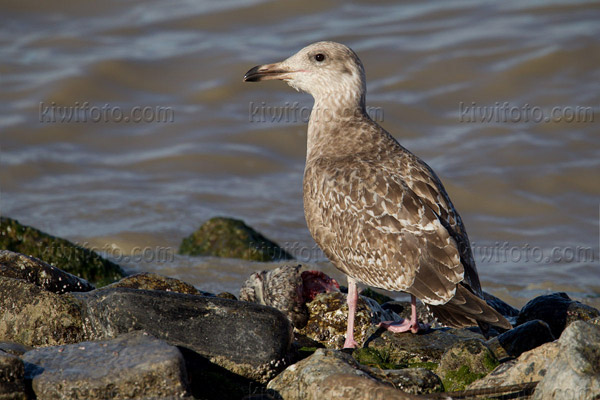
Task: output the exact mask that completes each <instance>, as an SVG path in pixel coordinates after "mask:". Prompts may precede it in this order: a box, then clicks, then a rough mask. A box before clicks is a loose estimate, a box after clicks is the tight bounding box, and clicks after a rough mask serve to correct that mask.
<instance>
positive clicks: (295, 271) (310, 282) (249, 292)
mask: <svg viewBox="0 0 600 400" xmlns="http://www.w3.org/2000/svg"><path fill="white" fill-rule="evenodd" d="M301 270H302V265H282V266H280V267H277V268H275V269H273V270H270V271H261V272H257V273H255V274H252V275H251V276H250V277H249V278H248V279H247V280H246V282H245V283H244V285H243V286H242V288H241V289H240V300H242V301H250V302H253V303H258V304H264V305H267V306H271V307H275V308H276V309H278V310H279V311H281V312H282V313H284V314H285V315H286V316H287V317H288V319H289V320H290V322H291V323H292V325H293V326H294V327H296V328H298V329H300V328H303V327H305V326H306V323H307V321H308V317H309V312H308V308H307V307H306V304H305V303H306V302H307V301H312V300H313V299H314V297H315V296H316V295H317V294H319V293H326V292H332V291H339V285H338V283H337V282H336V281H335V279H331V278H330V277H328V276H327V275H325V274H324V273H322V272H320V271H301Z"/></svg>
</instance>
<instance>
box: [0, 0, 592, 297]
mask: <svg viewBox="0 0 600 400" xmlns="http://www.w3.org/2000/svg"><path fill="white" fill-rule="evenodd" d="M599 20H600V5H599V3H597V2H595V3H594V2H583V1H582V2H576V1H554V2H549V1H543V2H542V1H540V2H533V1H532V2H494V1H490V2H487V1H441V0H439V1H431V2H424V3H421V2H419V3H413V2H406V3H404V2H387V3H386V2H379V3H376V4H371V3H369V2H366V1H364V2H336V1H289V2H265V1H244V0H234V1H219V2H216V1H213V2H209V1H204V2H202V1H183V0H182V1H166V0H162V1H161V0H150V1H136V0H134V1H128V2H122V1H108V2H87V1H82V2H70V1H62V0H59V1H54V2H50V3H48V2H42V1H39V2H31V1H14V2H12V1H5V2H3V4H2V12H1V13H0V32H1V35H0V59H1V60H2V61H1V62H0V84H1V88H2V90H1V91H0V135H1V137H0V146H1V153H0V163H1V171H0V177H1V181H0V183H1V198H0V200H1V212H2V215H6V216H10V217H13V218H16V219H18V220H19V221H20V222H22V223H25V224H28V225H33V226H35V227H37V228H40V229H42V230H44V231H47V232H49V233H52V234H55V235H59V236H63V237H66V238H69V239H71V240H74V241H77V242H79V243H84V244H86V245H87V246H90V247H94V248H96V249H98V250H100V251H102V252H103V253H104V254H105V255H107V256H109V257H111V258H113V259H115V260H116V261H117V262H119V263H121V264H122V265H123V266H124V267H126V268H127V269H128V270H129V271H141V270H150V271H156V272H159V273H163V274H167V275H171V276H175V277H180V278H182V279H185V280H187V281H189V282H191V283H193V284H195V285H196V286H198V287H199V288H202V289H205V290H212V291H221V290H228V291H231V292H233V293H237V291H238V289H239V286H240V285H241V283H242V282H243V281H244V279H245V277H247V276H248V275H249V274H250V273H251V272H252V271H254V270H260V269H264V268H269V267H270V265H265V264H253V263H243V262H239V261H237V260H219V259H210V258H208V259H206V258H198V257H197V258H188V257H181V256H172V254H173V253H174V251H175V249H176V248H177V246H178V244H179V242H180V240H181V238H182V237H184V236H186V235H188V234H189V233H191V232H192V231H193V230H194V229H196V228H197V227H198V226H199V225H200V224H201V223H202V222H203V221H205V220H206V219H208V218H210V217H212V216H215V215H226V216H233V217H238V218H241V219H244V220H245V221H246V222H247V223H248V224H250V225H252V226H253V227H255V228H257V229H258V230H260V231H261V232H263V233H264V234H265V235H266V236H268V237H270V238H272V239H275V240H276V241H278V242H279V243H282V244H285V245H286V247H287V248H288V249H291V251H292V252H294V253H295V254H296V255H297V256H298V257H299V258H301V259H304V260H305V261H306V260H307V261H310V262H314V263H317V264H319V265H318V267H320V268H323V269H325V270H326V271H327V272H329V273H332V274H333V275H335V276H336V277H340V276H339V274H337V273H336V272H335V271H334V269H333V268H332V267H331V266H330V265H329V264H328V263H327V262H326V261H325V260H324V259H323V257H322V255H321V254H320V253H319V252H318V251H316V250H315V247H314V246H315V245H314V242H313V241H312V239H311V238H310V235H309V233H308V231H307V228H306V224H305V222H304V217H303V211H302V200H301V190H302V188H301V181H302V172H303V166H304V156H305V151H306V143H305V142H306V121H305V120H304V119H305V117H306V115H307V114H308V113H307V110H308V109H309V108H310V106H311V104H312V100H311V98H310V97H309V96H308V95H306V94H298V93H296V92H295V91H293V90H292V89H291V88H289V87H287V86H286V85H285V84H283V83H281V82H267V83H262V84H248V83H242V79H241V78H242V76H243V74H244V73H245V72H246V71H247V70H248V69H249V68H250V67H252V66H254V65H256V64H260V63H267V62H274V61H278V60H281V59H284V58H286V57H288V56H289V55H291V54H292V53H294V52H296V51H297V50H299V49H300V48H302V47H303V46H305V45H307V44H309V43H311V42H314V41H318V40H335V41H339V42H343V43H345V44H347V45H349V46H351V47H352V48H353V49H354V50H355V51H356V52H357V53H358V54H359V56H360V57H361V59H362V60H363V63H364V65H365V68H366V72H367V81H368V85H367V88H368V96H367V103H368V105H369V106H370V107H372V110H373V111H374V112H376V113H377V114H376V115H375V118H377V119H378V120H379V122H380V123H381V124H382V125H383V126H384V127H385V128H386V129H387V130H389V131H390V132H391V133H392V134H393V135H395V137H397V138H398V139H399V140H400V142H401V143H402V144H403V145H404V146H405V147H408V148H409V149H411V150H412V151H413V152H414V153H416V154H417V155H419V156H420V157H422V158H423V159H424V160H426V161H427V162H428V163H429V164H430V165H431V166H432V167H433V168H434V169H435V170H436V171H437V173H438V175H439V176H440V177H441V179H442V181H443V182H444V184H445V186H446V188H447V190H448V192H449V194H450V196H451V197H452V199H453V201H454V204H455V205H456V207H457V208H458V210H459V211H460V213H461V215H462V216H463V219H464V221H465V224H466V227H467V230H468V232H469V235H470V237H471V241H472V242H473V245H474V249H475V255H476V259H477V261H478V266H479V271H480V275H481V277H482V281H483V285H484V287H485V288H487V289H488V290H490V291H491V292H493V293H495V294H497V295H499V296H500V297H503V298H504V299H506V300H509V301H510V302H512V303H514V304H515V305H521V304H523V302H524V301H526V300H527V299H528V298H530V297H532V296H533V295H536V294H539V293H544V292H546V291H548V290H566V291H569V292H571V293H572V294H574V295H575V296H578V297H579V298H582V299H585V300H586V301H590V302H592V303H593V302H598V297H599V296H600V261H599V259H598V246H599V241H600V238H599V220H600V215H599V213H600V202H599V195H600V179H599V172H600V168H599V167H600V129H599V124H598V121H600V110H599V105H600V24H599V23H598V21H599ZM296 102H297V103H296ZM57 107H71V108H74V107H75V108H77V107H79V110H80V111H78V112H77V113H76V114H75V115H72V116H71V120H70V121H69V120H68V118H67V119H66V120H62V119H63V118H66V116H65V114H61V111H60V110H59V109H58V108H57ZM282 109H285V110H287V114H285V115H284V116H283V117H281V118H280V117H278V114H277V113H276V110H282ZM142 111H143V112H145V113H146V114H144V115H145V117H147V119H148V120H149V121H141V122H133V121H132V120H130V121H129V122H125V118H126V117H132V119H133V118H134V117H136V116H137V117H140V116H144V115H142V114H141V112H142ZM136 112H139V114H135V113H136ZM167 112H168V113H170V114H168V115H166V118H162V120H161V115H162V117H165V115H163V114H161V113H167ZM107 115H108V116H107ZM77 119H78V120H79V122H77V121H76V120H77ZM98 119H100V121H97V120H98ZM146 248H149V249H158V248H163V250H164V249H166V254H167V256H166V257H163V258H161V259H159V258H160V257H154V259H153V258H152V257H145V258H144V257H133V258H128V256H130V255H132V254H134V255H135V254H137V253H136V252H137V251H138V250H139V249H146ZM162 254H165V251H163V253H162ZM169 254H170V255H169Z"/></svg>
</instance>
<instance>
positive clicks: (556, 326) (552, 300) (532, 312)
mask: <svg viewBox="0 0 600 400" xmlns="http://www.w3.org/2000/svg"><path fill="white" fill-rule="evenodd" d="M598 316H600V311H598V310H596V309H595V308H593V307H590V306H588V305H585V304H582V303H580V302H578V301H574V300H571V299H570V298H569V296H568V295H567V294H566V293H562V292H561V293H552V294H548V295H544V296H538V297H536V298H534V299H533V300H530V301H529V302H528V303H527V304H525V306H524V307H523V308H522V309H521V312H520V313H519V316H518V317H517V325H521V324H523V323H525V322H527V321H532V320H536V319H541V320H542V321H544V322H546V323H547V324H548V325H549V326H550V330H551V331H552V334H553V335H554V337H559V336H560V334H561V333H562V331H563V330H564V329H565V328H566V327H567V326H568V325H569V324H570V323H571V322H573V321H577V320H582V321H588V320H590V319H593V318H596V317H598Z"/></svg>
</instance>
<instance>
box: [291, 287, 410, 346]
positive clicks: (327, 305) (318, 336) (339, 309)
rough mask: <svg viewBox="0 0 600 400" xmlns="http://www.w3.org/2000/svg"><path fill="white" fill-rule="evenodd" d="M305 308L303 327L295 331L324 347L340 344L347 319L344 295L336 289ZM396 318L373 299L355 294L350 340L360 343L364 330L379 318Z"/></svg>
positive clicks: (362, 340)
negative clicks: (355, 301)
mask: <svg viewBox="0 0 600 400" xmlns="http://www.w3.org/2000/svg"><path fill="white" fill-rule="evenodd" d="M306 307H307V308H308V312H309V319H308V322H307V324H306V326H305V327H304V328H302V329H299V330H298V332H299V333H300V334H302V335H306V336H307V337H309V338H311V339H313V340H316V341H317V342H320V343H322V344H324V345H325V347H327V348H335V349H341V348H342V347H344V340H345V338H346V325H347V321H348V305H347V304H346V295H345V294H343V293H340V292H331V293H323V294H319V295H317V296H316V297H315V299H314V300H313V301H311V302H310V303H307V304H306ZM398 319H399V318H398V316H397V315H394V314H393V313H391V312H389V311H385V310H383V309H382V308H381V306H380V305H379V304H378V303H377V302H376V301H375V300H373V299H370V298H368V297H362V296H359V297H358V304H357V307H356V316H355V319H354V325H355V326H354V339H355V340H356V342H357V343H358V344H359V346H361V345H362V343H364V342H365V341H366V339H367V338H368V336H369V334H368V332H370V331H374V330H376V327H375V326H374V324H377V323H379V322H381V321H382V320H398Z"/></svg>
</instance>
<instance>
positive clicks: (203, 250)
mask: <svg viewBox="0 0 600 400" xmlns="http://www.w3.org/2000/svg"><path fill="white" fill-rule="evenodd" d="M179 254H184V255H190V256H214V257H227V258H241V259H243V260H249V261H276V260H291V259H293V257H292V256H291V255H290V254H289V253H287V252H286V251H285V250H284V249H282V248H281V247H279V245H278V244H277V243H275V242H273V241H271V240H269V239H267V238H266V237H264V236H263V235H261V234H260V233H259V232H257V231H255V230H254V229H252V228H251V227H249V226H248V225H246V224H245V223H244V221H241V220H239V219H233V218H225V217H215V218H211V219H210V220H208V221H207V222H205V223H204V224H203V225H202V226H201V227H200V228H198V230H196V231H195V232H194V233H192V234H191V235H190V236H188V237H186V238H185V239H183V241H182V242H181V245H180V246H179Z"/></svg>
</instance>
